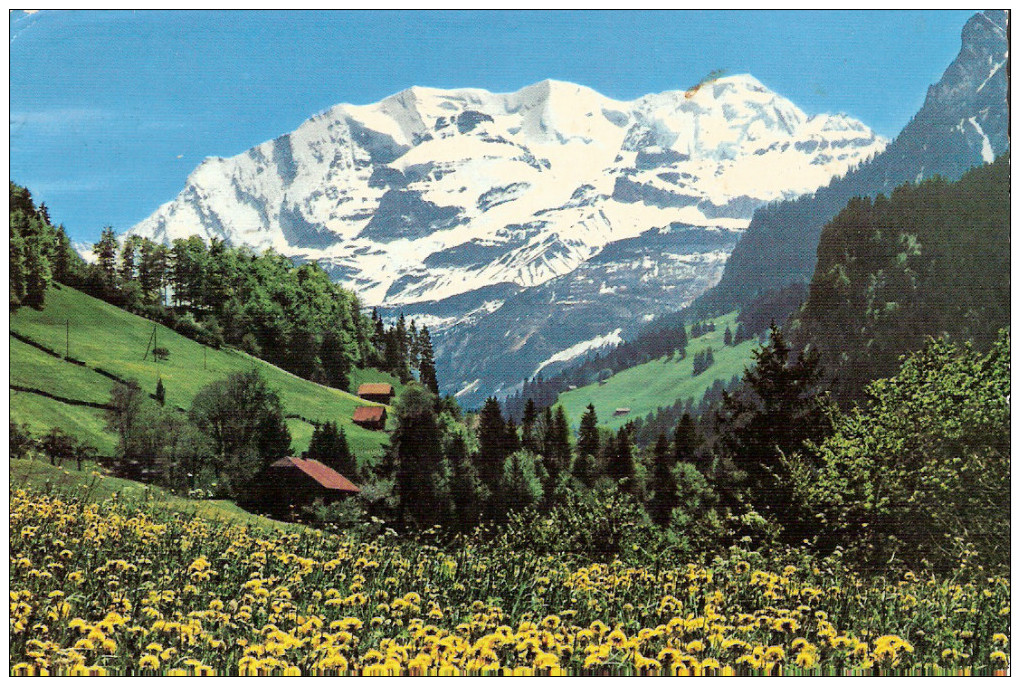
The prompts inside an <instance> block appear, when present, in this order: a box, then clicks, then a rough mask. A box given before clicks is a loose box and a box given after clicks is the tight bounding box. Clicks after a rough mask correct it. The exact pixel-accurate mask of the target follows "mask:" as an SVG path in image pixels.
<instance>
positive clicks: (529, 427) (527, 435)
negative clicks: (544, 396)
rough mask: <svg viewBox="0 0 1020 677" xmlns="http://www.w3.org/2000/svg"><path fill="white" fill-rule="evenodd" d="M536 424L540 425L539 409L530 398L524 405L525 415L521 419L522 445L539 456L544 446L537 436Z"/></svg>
mask: <svg viewBox="0 0 1020 677" xmlns="http://www.w3.org/2000/svg"><path fill="white" fill-rule="evenodd" d="M536 423H538V407H536V406H535V401H534V400H533V399H531V398H530V397H529V398H528V401H527V402H526V403H525V404H524V414H523V416H522V417H521V444H522V445H523V446H524V448H525V449H527V450H528V451H530V452H532V453H533V454H537V453H538V452H539V449H540V448H541V446H542V445H541V444H540V443H539V440H538V438H537V436H536V432H535V424H536Z"/></svg>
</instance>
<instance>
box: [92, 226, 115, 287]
mask: <svg viewBox="0 0 1020 677" xmlns="http://www.w3.org/2000/svg"><path fill="white" fill-rule="evenodd" d="M117 248H118V247H117V235H116V234H115V233H114V232H113V228H110V227H106V228H104V229H103V232H102V234H101V235H100V236H99V242H97V243H95V244H94V245H92V252H93V253H94V254H95V255H96V265H98V266H99V270H100V272H101V273H102V276H103V280H104V281H105V282H106V284H107V285H113V283H114V281H115V280H116V278H117Z"/></svg>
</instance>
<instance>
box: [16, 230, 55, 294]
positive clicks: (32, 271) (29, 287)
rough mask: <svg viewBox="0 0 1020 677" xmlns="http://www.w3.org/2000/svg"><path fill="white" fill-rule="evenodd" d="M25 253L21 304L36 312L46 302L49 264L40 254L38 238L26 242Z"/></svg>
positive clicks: (40, 248) (41, 253)
mask: <svg viewBox="0 0 1020 677" xmlns="http://www.w3.org/2000/svg"><path fill="white" fill-rule="evenodd" d="M26 245H27V246H26V247H25V249H24V252H25V258H24V261H25V265H24V271H25V294H24V296H23V297H22V300H21V302H22V303H23V304H24V305H26V306H30V307H32V308H35V309H36V310H42V308H43V304H44V303H45V301H46V286H47V285H48V284H49V281H50V276H51V275H50V263H49V261H48V260H47V259H46V257H45V256H44V254H43V252H42V247H41V244H40V242H39V239H38V238H30V239H29V240H28V241H27V242H26Z"/></svg>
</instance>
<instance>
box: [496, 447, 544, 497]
mask: <svg viewBox="0 0 1020 677" xmlns="http://www.w3.org/2000/svg"><path fill="white" fill-rule="evenodd" d="M538 475H539V473H538V468H537V465H536V463H535V456H534V454H531V453H529V452H527V451H518V452H517V453H515V454H512V455H511V456H509V457H508V458H507V459H506V461H505V462H504V464H503V477H502V481H501V483H500V484H501V500H500V502H501V504H502V506H503V508H504V509H505V510H506V511H507V512H516V511H520V510H523V509H524V508H526V507H528V506H530V505H534V504H536V503H538V502H539V501H541V500H542V482H541V480H540V479H539V477H538Z"/></svg>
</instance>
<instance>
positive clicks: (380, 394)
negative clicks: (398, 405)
mask: <svg viewBox="0 0 1020 677" xmlns="http://www.w3.org/2000/svg"><path fill="white" fill-rule="evenodd" d="M358 397H360V398H361V399H363V400H368V401H369V402H378V403H379V404H389V403H390V400H392V399H393V386H391V385H390V384H389V383H362V384H361V385H360V386H358Z"/></svg>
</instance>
